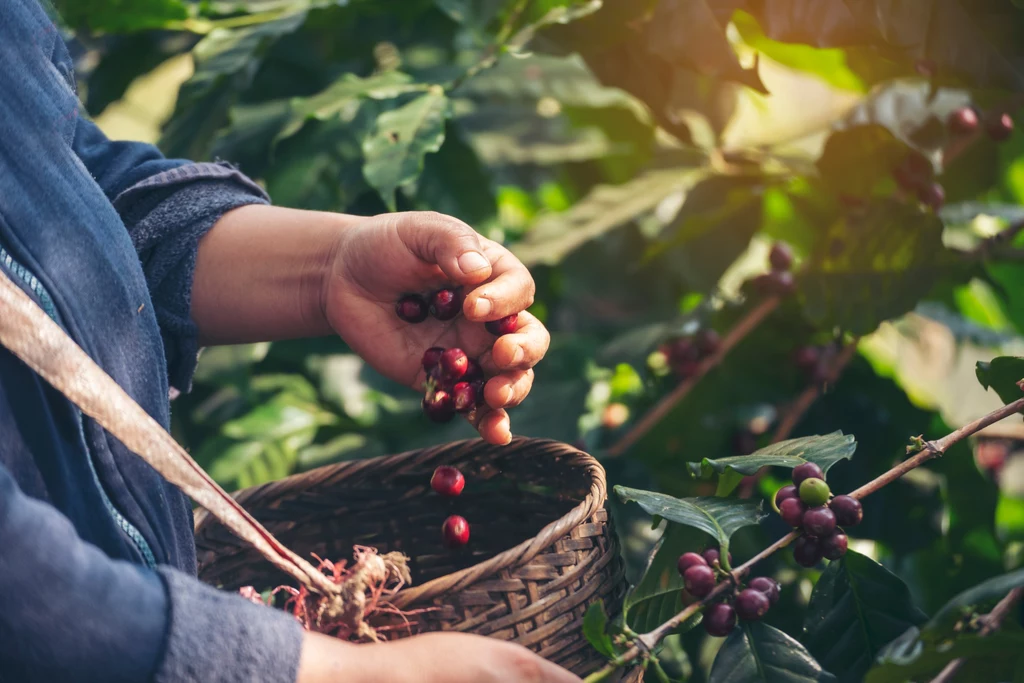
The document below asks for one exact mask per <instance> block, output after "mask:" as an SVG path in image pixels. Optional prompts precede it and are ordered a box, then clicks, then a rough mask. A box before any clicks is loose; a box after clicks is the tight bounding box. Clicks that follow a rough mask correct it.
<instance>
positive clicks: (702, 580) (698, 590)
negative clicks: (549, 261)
mask: <svg viewBox="0 0 1024 683" xmlns="http://www.w3.org/2000/svg"><path fill="white" fill-rule="evenodd" d="M683 585H684V586H685V587H686V590H687V591H689V593H690V594H691V595H694V596H696V597H698V598H705V597H707V595H708V593H710V592H711V591H712V590H714V588H715V572H714V570H713V569H711V567H709V566H707V565H702V564H698V565H694V566H692V567H690V568H689V569H687V570H686V571H685V572H683Z"/></svg>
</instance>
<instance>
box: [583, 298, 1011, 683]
mask: <svg viewBox="0 0 1024 683" xmlns="http://www.w3.org/2000/svg"><path fill="white" fill-rule="evenodd" d="M766 303H767V302H766ZM776 303H777V302H776ZM723 347H724V344H723ZM708 360H711V359H708ZM1021 383H1022V384H1024V380H1022V382H1021ZM1021 410H1024V398H1020V399H1017V400H1016V401H1014V402H1013V403H1009V404H1007V405H1004V406H1003V407H1001V408H999V409H997V410H994V411H992V412H991V413H989V414H988V415H985V416H983V417H980V418H978V419H977V420H974V421H973V422H970V423H968V424H966V425H964V426H963V427H960V428H959V429H957V430H956V431H954V432H951V433H950V434H947V435H946V436H944V437H942V438H941V439H939V440H937V441H921V440H920V439H919V438H918V439H917V442H918V443H919V444H920V449H919V451H918V452H917V454H916V455H914V456H912V457H910V458H908V459H907V460H904V461H903V462H901V463H899V464H898V465H895V466H894V467H892V468H891V469H890V470H888V471H887V472H885V473H884V474H882V475H881V476H879V477H876V478H875V479H873V480H871V481H869V482H868V483H867V484H864V486H861V487H860V488H858V489H857V490H855V491H853V492H852V493H850V494H848V495H849V496H851V497H852V498H858V499H861V498H865V497H867V496H869V495H871V494H872V493H874V492H876V491H878V490H879V489H881V488H882V487H884V486H887V485H889V484H891V483H892V482H894V481H896V480H897V479H899V478H900V477H902V476H903V475H904V474H906V473H907V472H910V471H911V470H913V469H915V468H917V467H920V466H921V465H923V464H925V463H926V462H928V461H929V460H931V459H933V458H937V457H940V456H941V455H942V454H943V453H945V452H946V451H947V450H949V448H950V446H952V445H953V444H955V443H958V442H960V441H962V440H963V439H966V438H967V437H969V436H971V435H972V434H975V433H976V432H979V431H981V430H982V429H984V428H985V427H988V426H990V425H993V424H995V423H996V422H999V421H1000V420H1002V419H1004V418H1007V417H1009V416H1011V415H1013V414H1015V413H1019V412H1021ZM799 536H800V532H799V531H791V532H790V533H788V534H786V535H785V536H783V537H782V538H780V539H779V540H777V541H775V543H772V544H771V545H770V546H768V547H767V548H765V549H764V550H762V551H761V552H759V553H758V554H757V555H755V556H754V557H752V558H750V559H749V560H748V561H746V562H744V563H743V564H742V565H740V566H739V567H737V568H736V569H734V570H732V572H730V573H729V576H730V580H727V581H721V582H719V584H718V585H717V586H715V588H714V590H712V591H711V593H709V594H708V595H707V597H705V598H704V599H702V600H700V601H698V602H695V603H693V604H692V605H690V606H688V607H687V608H686V609H684V610H682V611H681V612H679V613H678V614H676V615H675V616H674V617H672V618H671V619H669V620H668V621H666V622H665V623H663V624H661V625H660V626H658V627H657V628H655V629H654V630H652V631H649V632H647V633H644V634H642V635H640V636H638V637H637V638H636V640H635V641H634V644H633V645H632V646H631V647H630V648H629V649H628V650H626V651H625V652H623V653H622V654H621V655H619V656H617V657H616V658H615V659H614V660H613V661H611V662H610V663H609V664H608V665H607V666H605V667H603V668H602V669H599V670H598V671H595V672H594V673H592V674H590V675H589V676H587V677H586V678H585V679H583V680H584V683H597V682H598V681H603V680H605V679H607V678H608V677H609V676H611V675H612V674H614V673H615V672H616V671H617V670H618V669H620V668H621V667H622V666H624V665H626V664H628V663H629V662H631V661H633V660H634V659H636V658H637V657H640V656H641V655H644V654H646V653H649V652H651V651H652V650H653V649H654V647H655V646H656V645H657V644H658V643H659V642H661V640H662V639H664V638H665V637H666V636H668V635H670V634H671V633H672V632H673V631H675V629H676V628H678V626H679V625H680V624H682V623H683V622H684V621H686V620H687V619H689V618H690V617H692V616H693V615H694V614H696V613H697V612H698V611H700V610H701V608H703V607H704V606H705V605H708V604H711V603H712V602H714V600H715V599H716V598H717V597H718V596H720V595H722V594H723V593H725V592H727V591H730V590H732V589H733V588H734V587H735V586H736V585H738V584H739V580H740V579H741V578H743V577H744V576H745V575H747V574H748V573H750V570H751V569H752V568H753V566H754V565H755V564H757V563H758V562H760V561H761V560H763V559H765V558H767V557H769V556H771V555H772V554H774V553H775V552H777V551H778V550H781V549H782V548H785V547H786V546H787V545H789V544H790V543H792V542H793V541H795V540H796V539H797V538H798V537H799Z"/></svg>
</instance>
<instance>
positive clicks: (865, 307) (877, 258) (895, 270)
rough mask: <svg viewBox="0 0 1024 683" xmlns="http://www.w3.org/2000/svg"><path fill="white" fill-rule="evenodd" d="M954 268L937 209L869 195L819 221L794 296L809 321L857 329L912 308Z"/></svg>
mask: <svg viewBox="0 0 1024 683" xmlns="http://www.w3.org/2000/svg"><path fill="white" fill-rule="evenodd" d="M958 268H962V264H961V261H960V260H959V259H957V258H956V256H955V255H954V254H953V253H952V252H950V251H949V250H947V249H946V248H945V247H944V246H943V243H942V222H941V221H940V220H939V219H938V217H936V216H935V215H934V214H932V213H926V212H923V211H921V210H920V209H919V208H918V207H916V206H911V205H908V204H905V203H902V202H900V201H897V200H895V199H886V200H875V201H872V202H871V203H870V204H869V205H868V206H867V207H866V208H864V209H863V210H862V211H859V212H850V213H847V214H845V215H844V216H842V217H840V218H838V219H837V220H835V221H833V222H832V224H831V225H829V226H827V227H825V228H823V229H822V231H821V233H820V234H819V236H818V238H817V241H816V244H815V250H814V253H813V254H812V256H811V258H810V259H809V260H808V265H807V270H806V271H805V272H804V273H803V274H802V275H801V276H800V277H799V279H800V296H801V297H802V299H803V302H804V310H805V312H806V313H807V315H808V317H809V318H810V319H811V320H812V321H813V322H815V323H816V324H819V325H824V326H838V327H840V328H842V329H844V330H846V331H848V332H851V333H853V334H859V335H863V334H868V333H870V332H872V331H874V330H875V328H877V327H878V325H879V324H880V323H881V322H882V321H884V320H889V319H892V318H896V317H899V316H900V315H902V314H904V313H906V312H908V311H911V310H913V308H914V306H916V305H917V303H918V301H920V300H921V299H922V298H924V297H925V296H926V295H927V294H928V293H929V292H930V291H931V289H932V286H933V285H934V284H935V283H936V282H937V281H938V280H939V278H940V277H942V276H950V275H951V274H954V273H956V272H958Z"/></svg>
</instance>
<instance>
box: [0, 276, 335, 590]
mask: <svg viewBox="0 0 1024 683" xmlns="http://www.w3.org/2000/svg"><path fill="white" fill-rule="evenodd" d="M0 344H2V345H3V346H5V347H6V348H7V349H8V350H10V351H11V353H13V354H14V355H15V356H17V357H18V358H20V359H21V360H22V361H23V362H24V363H25V364H26V365H28V366H29V367H30V368H32V370H34V371H35V372H37V373H38V374H39V376H40V377H42V378H43V379H45V380H46V381H47V382H48V383H49V384H51V385H52V386H53V388H55V389H56V390H57V391H59V392H61V393H62V394H64V396H66V397H67V398H68V400H69V401H71V402H72V403H74V404H75V405H76V406H78V408H79V409H80V410H81V411H82V412H83V413H84V414H86V415H88V416H89V417H91V418H92V419H93V420H95V421H96V422H97V423H99V424H100V425H101V426H102V427H103V428H104V429H106V430H107V431H108V432H110V433H111V434H112V435H113V436H115V437H116V438H117V439H119V440H120V441H121V443H123V444H124V445H125V446H126V447H127V448H128V449H129V450H131V451H132V452H134V453H135V454H136V455H138V456H139V457H141V458H142V459H143V460H145V461H146V462H147V463H149V465H150V466H152V467H153V468H154V469H155V470H156V471H157V472H159V473H160V474H162V475H163V476H164V478H166V479H167V480H168V481H170V482H171V483H172V484H175V485H176V486H178V487H179V488H181V489H182V490H183V491H184V492H185V493H186V494H187V495H189V496H190V497H191V498H192V499H193V500H195V501H196V502H197V503H198V504H199V505H201V506H203V507H204V508H206V509H207V510H208V511H209V512H210V514H212V515H213V516H214V517H216V518H217V519H218V520H220V521H221V523H222V524H224V526H226V527H227V528H228V529H230V530H231V531H232V532H233V533H235V534H236V535H237V536H238V537H239V538H241V539H242V540H244V541H246V542H248V543H250V544H251V545H252V546H253V547H255V548H256V550H258V551H259V552H260V553H261V554H262V555H263V556H264V557H266V558H267V560H268V561H270V562H271V563H273V564H274V565H275V566H277V567H278V568H280V569H281V570H282V571H284V572H287V573H288V574H289V575H290V576H292V577H294V578H295V579H296V580H298V581H299V582H300V583H302V584H303V585H304V586H306V587H307V588H309V589H311V590H315V591H317V592H320V593H323V594H324V595H336V594H337V592H338V588H337V586H336V585H335V584H333V583H332V582H330V581H329V580H328V579H327V577H326V576H324V575H323V574H322V573H321V572H319V571H317V570H316V569H315V568H314V567H313V566H312V565H311V564H310V563H309V562H306V561H305V560H303V559H302V558H301V557H299V556H298V555H296V554H295V553H293V552H292V551H291V550H289V549H288V548H286V547H285V546H284V545H282V544H281V542H280V541H278V540H277V539H276V538H274V537H273V536H272V535H271V534H270V532H269V531H267V529H265V528H264V527H263V526H262V525H261V524H260V523H259V522H257V521H256V520H255V519H254V518H253V517H252V515H250V514H249V513H248V512H246V511H245V509H244V508H242V506H241V505H239V503H238V502H237V501H236V500H235V499H234V498H232V497H231V496H230V495H228V493H227V492H226V491H224V489H222V488H221V487H220V486H218V485H217V483H216V482H214V481H213V479H211V478H210V476H209V475H208V474H206V472H205V471H204V470H203V468H202V467H200V466H199V465H198V463H196V461H195V460H193V459H192V457H191V456H190V455H189V454H188V453H187V452H185V449H183V448H182V447H181V446H180V445H178V443H177V442H176V441H175V440H174V438H173V437H172V436H171V435H170V434H169V433H167V431H166V430H165V429H164V428H163V427H162V426H161V425H160V424H159V423H158V422H157V421H156V420H154V419H153V418H152V417H150V415H149V414H148V413H147V412H146V411H145V410H143V409H142V407H141V406H140V405H139V404H138V403H136V402H135V401H134V400H132V398H131V397H130V396H129V395H128V394H127V393H125V391H124V390H123V389H121V387H120V386H119V385H118V384H117V382H115V381H114V380H113V378H112V377H110V376H109V375H108V374H107V373H105V372H104V371H103V369H102V368H100V366H99V365H97V364H96V363H95V362H93V360H92V359H91V358H89V356H88V355H87V354H86V353H85V351H83V350H82V349H81V348H80V347H79V346H78V345H77V344H76V343H75V342H74V340H73V339H71V337H69V336H68V335H67V334H66V333H65V332H64V330H63V329H61V327H60V326H59V325H58V324H57V323H55V322H54V321H53V320H51V319H50V317H49V316H48V315H47V314H46V312H45V311H43V309H41V308H40V307H39V306H38V305H36V303H35V302H34V301H33V300H32V299H31V298H30V297H29V296H28V295H27V294H25V292H23V291H22V290H21V289H20V288H19V287H18V286H17V285H16V284H14V282H12V281H11V280H10V278H8V277H7V274H6V273H5V272H3V271H2V270H0Z"/></svg>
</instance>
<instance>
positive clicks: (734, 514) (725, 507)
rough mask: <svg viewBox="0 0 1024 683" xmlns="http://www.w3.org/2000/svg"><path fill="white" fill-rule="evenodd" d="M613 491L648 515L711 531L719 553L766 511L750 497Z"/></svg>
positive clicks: (627, 490)
mask: <svg viewBox="0 0 1024 683" xmlns="http://www.w3.org/2000/svg"><path fill="white" fill-rule="evenodd" d="M615 492H616V493H617V494H618V496H619V498H620V499H621V500H622V501H623V502H626V503H628V502H631V501H632V502H634V503H637V504H638V505H640V507H641V508H643V509H644V511H645V512H647V514H649V515H657V516H659V517H663V518H664V519H667V520H668V521H670V522H675V523H676V524H683V525H686V526H691V527H694V528H697V529H700V530H701V531H704V532H706V533H708V534H710V535H711V536H712V537H713V538H715V540H717V541H718V544H719V546H720V547H721V550H722V554H723V555H725V554H726V553H727V552H728V549H729V539H730V538H731V537H732V535H733V534H734V533H736V532H737V531H739V530H740V529H742V528H743V527H745V526H756V525H757V524H760V523H761V520H762V519H764V518H765V517H767V516H768V515H766V514H763V513H762V512H761V505H760V504H758V503H755V502H753V501H749V500H737V499H731V498H714V497H699V498H673V497H672V496H667V495H665V494H664V493H655V492H654V491H641V490H639V489H632V488H627V487H625V486H616V487H615Z"/></svg>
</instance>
